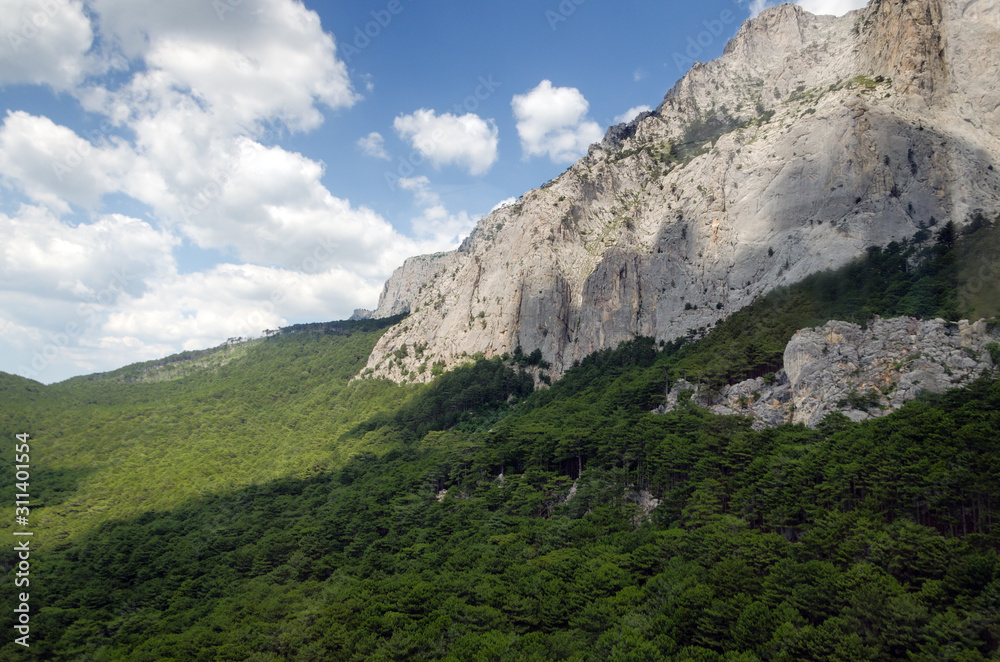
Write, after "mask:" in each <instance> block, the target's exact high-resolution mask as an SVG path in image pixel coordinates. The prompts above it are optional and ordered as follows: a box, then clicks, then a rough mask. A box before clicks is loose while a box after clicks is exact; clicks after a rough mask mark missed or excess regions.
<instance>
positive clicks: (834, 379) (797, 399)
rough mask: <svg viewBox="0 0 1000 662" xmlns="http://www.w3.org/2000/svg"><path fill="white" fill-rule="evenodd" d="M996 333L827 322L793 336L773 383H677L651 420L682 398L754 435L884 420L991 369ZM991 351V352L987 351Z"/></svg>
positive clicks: (933, 325)
mask: <svg viewBox="0 0 1000 662" xmlns="http://www.w3.org/2000/svg"><path fill="white" fill-rule="evenodd" d="M998 340H1000V330H996V329H993V330H990V329H989V328H988V325H987V324H986V322H985V321H983V320H980V321H978V322H975V323H972V324H970V323H969V322H968V321H966V320H962V321H960V322H957V323H955V322H946V321H944V320H941V319H936V320H926V321H921V320H918V319H914V318H911V317H899V318H894V319H879V318H875V319H874V320H873V321H872V323H871V325H870V326H869V327H868V328H862V327H860V326H858V325H857V324H851V323H850V322H828V323H827V324H826V325H825V326H821V327H818V328H815V329H803V330H802V331H799V332H798V333H796V334H795V335H794V336H793V337H792V339H791V341H790V342H789V343H788V346H787V347H786V348H785V356H784V366H785V367H784V369H783V370H781V371H779V372H778V373H777V374H776V375H775V377H774V379H767V380H765V379H763V378H758V379H748V380H746V381H744V382H740V383H739V384H733V385H731V386H727V387H725V388H723V389H722V390H721V392H719V393H717V394H712V395H709V394H706V393H703V392H701V389H699V388H698V386H697V385H694V384H689V383H687V382H686V381H684V380H678V381H677V382H676V383H674V384H671V385H670V386H669V388H668V391H667V401H666V404H664V405H663V406H662V407H660V408H659V409H658V410H657V413H663V412H666V411H669V410H671V409H673V408H675V407H676V406H678V402H679V401H680V399H681V395H682V394H683V393H684V392H685V391H688V392H690V394H691V396H692V398H693V400H694V402H695V403H697V404H699V405H701V406H704V407H708V408H709V409H711V410H712V411H713V412H715V413H717V414H742V415H744V416H750V417H752V418H754V419H756V422H755V424H754V426H755V427H757V428H763V427H767V426H773V425H780V424H782V423H789V422H790V423H804V424H806V425H809V426H816V425H817V424H818V423H819V422H820V421H822V420H823V418H825V417H826V416H827V415H828V414H830V413H832V412H835V411H839V412H842V413H843V414H845V415H846V416H847V417H848V418H850V419H852V420H855V421H860V420H864V419H867V418H874V417H879V416H885V415H887V414H889V413H891V412H893V411H895V410H897V409H899V408H900V407H902V406H903V404H904V403H906V402H907V401H909V400H912V399H914V398H915V397H917V395H918V394H920V393H921V392H924V391H927V392H931V393H941V392H943V391H946V390H948V389H950V388H959V387H962V386H967V385H968V384H969V383H971V382H972V381H973V380H975V379H976V378H977V377H979V376H980V375H982V374H983V373H984V372H987V373H992V371H993V370H994V369H995V368H996V364H995V362H994V358H995V355H996V354H1000V346H998V345H997V341H998ZM991 350H992V351H991Z"/></svg>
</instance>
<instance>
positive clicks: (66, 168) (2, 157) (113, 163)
mask: <svg viewBox="0 0 1000 662" xmlns="http://www.w3.org/2000/svg"><path fill="white" fill-rule="evenodd" d="M100 138H101V140H102V142H101V144H98V145H94V144H92V143H91V142H90V141H88V140H85V139H84V138H82V137H80V136H78V135H77V134H76V133H74V132H73V131H72V130H70V129H68V128H66V127H64V126H59V125H57V124H55V123H54V122H53V121H52V120H50V119H49V118H47V117H36V116H34V115H29V114H28V113H25V112H23V111H16V112H8V113H7V117H6V118H4V122H3V125H2V126H0V178H2V179H3V180H4V181H6V182H7V183H8V184H13V185H16V186H18V187H19V188H21V189H22V190H23V191H24V193H25V194H26V195H27V196H28V197H29V198H30V199H31V200H33V201H35V202H38V203H41V204H44V205H45V206H47V207H49V208H50V209H52V210H54V211H56V212H59V213H68V212H69V211H70V205H71V204H73V205H78V206H81V207H84V208H94V207H96V206H98V204H99V202H100V200H101V196H102V195H104V194H105V193H109V192H112V191H116V190H118V189H119V188H121V181H123V180H124V179H127V177H128V174H129V173H131V174H132V175H135V174H137V168H140V166H138V165H137V164H136V158H135V153H134V152H133V151H132V149H131V148H130V147H129V146H128V145H126V144H124V143H123V141H121V140H120V139H116V138H113V137H109V136H106V135H103V134H102V135H101V136H100Z"/></svg>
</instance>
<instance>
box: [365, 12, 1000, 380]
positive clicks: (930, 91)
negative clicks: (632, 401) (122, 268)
mask: <svg viewBox="0 0 1000 662" xmlns="http://www.w3.org/2000/svg"><path fill="white" fill-rule="evenodd" d="M998 41H1000V4H998V3H997V2H995V0H971V1H970V0H961V1H959V0H873V1H872V3H871V4H870V5H869V7H868V8H867V9H864V10H859V11H856V12H852V13H849V14H847V15H845V16H843V17H840V18H835V17H832V16H813V15H811V14H809V13H806V12H805V11H803V10H802V9H800V8H798V7H797V6H794V5H782V6H780V7H776V8H773V9H770V10H767V11H765V12H763V13H761V14H760V16H758V17H757V18H756V19H753V20H750V21H748V22H747V23H746V24H744V25H743V27H742V28H741V29H740V31H739V33H738V34H737V35H736V36H735V37H734V38H733V39H732V40H731V41H730V42H729V44H728V45H727V47H726V51H725V54H724V55H723V56H722V57H721V58H719V59H718V60H715V61H713V62H709V63H707V64H700V63H699V64H696V65H695V66H694V67H693V68H692V69H691V71H690V72H689V73H688V74H687V75H685V76H684V78H682V79H681V80H680V81H679V82H678V83H677V84H676V85H675V86H674V88H673V89H672V90H671V91H670V92H669V93H668V94H667V95H666V97H665V99H664V100H663V103H661V104H660V106H659V107H658V108H657V109H656V110H655V111H654V112H652V113H649V114H643V115H641V116H640V117H638V118H637V119H636V120H634V121H633V122H631V123H629V124H625V125H619V126H617V127H612V128H611V129H610V130H609V131H608V134H607V136H606V137H605V139H604V141H603V142H602V143H600V144H598V145H594V146H592V147H591V149H590V152H589V154H588V155H587V156H586V157H585V158H583V159H581V160H580V161H578V162H577V163H575V164H574V165H573V166H572V167H570V168H569V169H568V170H567V171H566V172H565V173H563V174H562V175H560V176H559V177H557V178H556V179H554V180H552V181H551V182H548V183H547V184H545V185H543V186H542V187H541V188H539V189H536V190H533V191H530V192H528V193H526V194H525V195H523V196H522V197H521V198H520V199H519V200H518V201H517V203H516V204H513V205H509V206H506V207H503V208H500V209H498V210H496V211H494V212H493V213H491V214H490V215H488V216H486V217H485V218H483V219H482V220H481V221H480V222H479V224H478V226H477V227H476V229H475V231H474V232H473V233H472V235H471V236H470V237H469V238H468V239H467V240H466V241H465V242H464V243H463V245H462V246H461V247H460V248H459V249H458V250H457V251H454V252H451V253H445V254H439V255H433V256H422V257H418V258H412V259H410V260H407V262H406V264H404V265H403V267H401V268H400V269H399V270H398V271H397V272H396V273H395V274H394V275H393V276H392V278H391V279H390V280H389V281H388V282H387V283H386V287H385V290H384V292H383V294H382V297H381V299H380V301H379V306H378V310H377V311H376V313H375V314H376V316H379V317H384V316H389V315H393V314H396V313H399V312H403V311H409V312H410V317H409V318H407V319H406V320H405V321H404V322H402V323H400V324H399V325H397V326H395V327H393V328H391V329H390V330H389V331H388V332H387V333H386V334H385V335H384V336H383V337H382V339H381V340H380V341H379V343H378V345H377V346H376V348H375V351H374V352H373V353H372V355H371V358H370V360H369V363H368V366H367V369H366V371H365V374H368V375H374V376H380V377H387V378H390V379H394V380H398V381H405V380H426V379H429V378H430V376H431V370H429V369H428V367H430V366H433V365H434V364H435V363H438V364H439V365H444V366H445V367H451V366H452V365H455V364H456V363H458V362H460V361H462V360H464V357H465V356H467V355H474V354H477V353H482V354H483V355H485V356H487V357H488V356H494V355H498V354H503V353H505V352H512V351H513V350H514V348H515V347H517V346H518V345H520V346H521V347H522V348H523V349H524V350H525V351H526V352H530V351H532V350H534V349H536V348H538V349H540V350H541V351H542V355H543V358H544V359H545V360H546V361H548V362H549V363H551V364H552V373H553V374H552V376H553V377H555V376H558V375H559V374H560V373H561V372H562V371H564V370H565V369H566V368H568V367H569V366H571V365H572V364H573V362H574V361H576V360H579V359H581V358H583V357H584V356H586V355H588V354H590V353H591V352H593V351H595V350H597V349H601V348H604V347H613V346H615V345H617V344H618V343H619V342H621V341H623V340H628V339H631V338H633V337H635V336H637V335H644V336H653V337H655V338H657V339H660V340H672V339H674V338H677V337H679V336H682V335H685V334H686V333H687V332H688V331H689V330H690V329H699V328H703V327H705V328H707V327H709V326H711V325H712V324H714V323H715V322H716V321H718V320H719V319H720V318H722V317H724V316H726V315H728V314H730V313H731V312H733V311H735V310H738V309H739V308H742V307H743V306H746V305H747V304H749V303H750V302H751V301H753V299H754V298H756V297H758V296H760V295H761V294H763V293H766V292H767V291H769V290H771V289H772V288H774V287H775V286H778V285H781V284H786V283H791V282H794V281H797V280H799V279H801V278H803V277H804V276H806V275H808V274H810V273H812V272H815V271H817V270H822V269H826V268H835V267H838V266H841V265H842V264H844V263H846V262H848V261H849V260H851V259H852V258H854V257H856V256H858V255H860V254H861V253H862V252H863V251H864V250H865V249H866V248H867V247H869V246H873V245H885V244H888V243H889V242H891V241H893V240H899V239H903V238H906V237H910V236H912V235H913V234H914V233H915V232H916V231H917V229H918V228H921V227H924V226H932V225H934V224H935V223H936V222H938V221H943V220H945V219H954V220H956V221H958V222H962V221H963V220H964V219H965V218H966V216H967V214H968V213H969V211H970V210H973V209H977V208H982V209H985V210H987V211H988V212H992V211H994V210H996V209H998V208H1000V202H998V199H1000V169H996V168H993V164H995V163H997V162H998V161H1000V140H998V137H1000V79H998V76H997V71H1000V49H997V48H996V44H997V43H998ZM404 344H405V345H408V346H410V347H413V346H419V347H421V348H422V351H421V352H419V353H415V352H400V351H398V350H399V349H400V348H401V347H402V346H403V345H404ZM399 357H401V358H399Z"/></svg>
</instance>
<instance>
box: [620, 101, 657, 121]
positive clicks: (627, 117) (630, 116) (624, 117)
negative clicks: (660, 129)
mask: <svg viewBox="0 0 1000 662" xmlns="http://www.w3.org/2000/svg"><path fill="white" fill-rule="evenodd" d="M651 110H653V109H652V108H651V107H650V106H646V105H642V106H635V107H633V108H629V109H628V110H626V111H625V112H624V113H622V114H621V115H616V116H615V122H616V123H617V124H623V123H625V122H631V121H632V120H634V119H635V118H636V117H637V116H638V115H639V113H648V112H649V111H651Z"/></svg>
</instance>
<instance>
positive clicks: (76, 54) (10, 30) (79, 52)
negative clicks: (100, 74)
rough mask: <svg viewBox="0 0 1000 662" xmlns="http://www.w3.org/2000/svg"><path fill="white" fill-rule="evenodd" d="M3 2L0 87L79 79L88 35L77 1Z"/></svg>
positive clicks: (60, 86) (65, 85) (59, 84)
mask: <svg viewBox="0 0 1000 662" xmlns="http://www.w3.org/2000/svg"><path fill="white" fill-rule="evenodd" d="M3 5H4V6H3V11H0V38H2V39H3V41H4V42H6V43H3V44H2V47H0V86H2V85H9V84H15V83H31V84H36V85H51V86H52V87H53V88H55V89H57V90H66V89H69V88H70V87H72V86H73V85H74V84H76V83H77V82H79V81H80V80H81V79H82V77H83V75H84V74H85V69H86V67H87V61H86V58H85V54H86V53H87V52H88V51H89V50H90V48H91V45H92V44H93V41H94V34H93V31H92V29H91V25H90V20H89V19H88V18H87V16H86V15H85V14H84V12H83V5H82V3H81V2H80V1H79V0H49V1H48V2H39V1H38V0H4V3H3Z"/></svg>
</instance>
